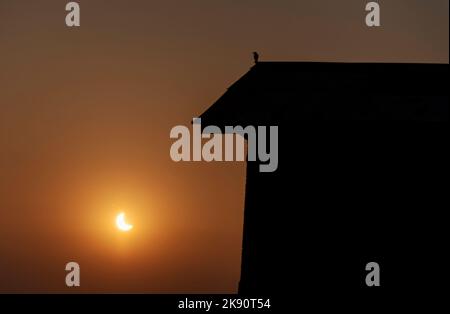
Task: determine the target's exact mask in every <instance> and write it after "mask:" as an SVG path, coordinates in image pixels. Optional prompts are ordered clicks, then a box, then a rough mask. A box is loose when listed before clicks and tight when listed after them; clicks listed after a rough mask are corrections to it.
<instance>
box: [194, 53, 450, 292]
mask: <svg viewBox="0 0 450 314" xmlns="http://www.w3.org/2000/svg"><path fill="white" fill-rule="evenodd" d="M447 73H448V65H447V64H384V63H309V62H258V63H257V64H256V65H254V66H253V67H252V68H251V69H250V71H249V72H247V73H246V74H245V75H244V76H243V77H242V78H240V79H239V80H238V81H237V82H236V83H234V84H233V85H232V86H231V87H230V88H229V89H228V90H227V91H226V92H225V94H224V95H223V96H222V97H220V98H219V99H218V100H217V101H216V102H215V103H214V104H213V105H212V106H211V107H210V108H209V109H208V110H206V112H204V113H203V114H202V115H201V118H202V127H206V126H208V125H216V126H219V127H224V126H237V125H241V126H244V127H245V126H248V125H253V126H273V125H276V126H279V166H278V170H277V171H276V172H273V173H262V172H259V164H260V163H259V162H248V163H247V179H246V180H247V182H246V194H245V211H244V235H243V248H242V269H241V280H240V284H239V291H240V293H242V294H272V293H281V292H283V291H285V290H287V289H292V288H295V287H297V288H298V290H299V291H300V290H303V291H304V290H308V291H316V290H320V291H324V290H327V291H331V292H332V291H342V290H344V291H347V290H352V289H353V288H357V289H359V288H364V287H365V276H366V273H367V271H366V270H365V266H366V264H367V263H369V262H373V261H374V262H377V263H379V265H380V267H381V274H382V275H381V282H382V287H384V288H385V289H389V288H395V289H397V288H400V289H402V288H405V289H409V288H412V287H414V285H416V284H426V283H427V282H428V281H429V280H431V279H432V278H433V271H435V268H436V267H437V268H438V267H439V266H438V265H436V261H438V260H439V252H440V251H442V248H440V247H439V245H440V243H442V242H441V241H442V239H443V236H444V230H445V227H444V226H443V225H442V224H443V221H444V220H443V219H442V213H443V211H444V209H445V210H446V209H447V208H448V200H447V198H446V197H444V196H445V195H446V194H447V192H448V191H447V188H445V186H446V185H445V184H443V181H447V180H448V166H447V163H448V160H449V159H448V152H447V147H448V143H449V142H448V90H447V82H446V79H447Z"/></svg>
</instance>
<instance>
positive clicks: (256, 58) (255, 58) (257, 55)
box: [253, 51, 259, 64]
mask: <svg viewBox="0 0 450 314" xmlns="http://www.w3.org/2000/svg"><path fill="white" fill-rule="evenodd" d="M253 60H254V61H255V64H256V63H258V61H259V53H257V52H256V51H254V52H253Z"/></svg>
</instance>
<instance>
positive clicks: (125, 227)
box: [116, 213, 133, 231]
mask: <svg viewBox="0 0 450 314" xmlns="http://www.w3.org/2000/svg"><path fill="white" fill-rule="evenodd" d="M116 225H117V228H119V229H120V230H122V231H129V230H131V229H132V228H133V225H130V224H128V223H127V222H126V221H125V213H120V214H119V215H118V216H117V218H116Z"/></svg>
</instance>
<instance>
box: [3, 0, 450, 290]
mask: <svg viewBox="0 0 450 314" xmlns="http://www.w3.org/2000/svg"><path fill="white" fill-rule="evenodd" d="M78 2H79V3H80V5H81V27H80V28H77V29H69V28H68V27H66V25H65V22H64V21H65V14H66V12H65V10H64V8H65V4H66V3H67V2H66V1H62V0H54V1H51V0H40V1H32V0H29V1H24V0H0V213H1V218H0V292H20V291H22V292H32V291H40V292H55V291H58V292H71V291H72V290H70V289H68V288H66V287H65V283H64V278H65V270H64V266H65V264H66V263H67V262H69V261H77V262H79V263H80V265H81V273H82V276H81V289H79V290H77V291H107V292H234V291H236V288H237V282H238V278H239V267H240V253H241V236H242V212H243V202H244V188H245V165H244V164H242V163H237V164H235V163H227V164H221V163H212V164H206V163H197V164H190V163H182V164H176V163H174V162H173V161H172V160H171V159H170V156H169V148H170V145H171V143H172V141H171V140H170V139H169V132H170V129H171V128H172V127H173V126H175V125H178V124H186V125H188V124H189V122H190V120H191V119H192V117H194V116H197V115H199V114H200V113H202V112H203V111H204V110H205V109H207V108H208V106H209V105H211V104H212V103H213V102H214V101H215V100H216V99H217V98H218V97H219V96H221V95H222V94H223V92H224V91H225V89H226V88H227V87H228V86H229V85H230V84H231V83H232V82H234V81H235V80H237V79H238V78H239V77H240V76H241V75H243V74H244V73H245V72H246V71H248V69H249V68H250V67H251V66H252V57H251V52H252V51H254V50H257V51H259V52H260V54H261V59H262V60H296V61H389V62H440V63H448V55H449V49H448V45H449V44H448V38H449V34H448V30H449V24H448V23H449V22H448V12H449V2H448V0H431V1H423V0H395V1H393V0H389V1H387V0H386V1H379V2H380V3H381V9H382V12H381V23H382V27H380V28H377V29H369V28H368V27H366V25H365V22H364V20H365V11H364V8H365V4H366V3H367V1H363V0H346V1H336V0H327V1H324V0H321V1H319V0H305V1H301V0H293V1H288V0H285V1H282V0H273V1H269V0H239V1H238V0H236V1H232V0H220V1H219V0H216V1H214V0H186V1H171V0H161V1H153V0H145V1H144V0H142V1H137V0H134V1H131V0H127V1H125V0H120V1H119V0H89V1H86V0H82V1H78ZM121 209H122V210H125V211H126V213H127V216H128V218H129V219H130V221H132V222H133V224H134V225H135V228H134V229H133V232H131V233H129V234H126V235H124V234H121V233H119V232H118V231H117V230H116V229H115V227H114V216H115V214H117V212H118V211H119V210H121Z"/></svg>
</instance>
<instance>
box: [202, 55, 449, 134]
mask: <svg viewBox="0 0 450 314" xmlns="http://www.w3.org/2000/svg"><path fill="white" fill-rule="evenodd" d="M447 73H448V64H409V63H334V62H325V63H324V62H258V63H257V64H255V65H254V66H253V67H252V68H251V69H250V71H248V72H247V73H246V74H245V75H244V76H242V77H241V78H240V79H239V80H238V81H237V82H235V83H234V84H233V85H231V86H230V87H229V88H228V90H227V91H226V93H225V94H224V95H223V96H222V97H220V98H219V99H218V100H217V101H216V102H215V103H214V104H213V105H212V106H211V107H210V108H209V109H208V110H206V111H205V112H204V113H203V114H202V115H201V118H202V124H203V125H204V126H206V125H217V126H225V125H264V124H273V123H283V121H292V120H297V121H298V120H311V119H314V120H317V119H319V120H328V119H332V120H333V119H338V120H342V119H344V120H355V119H356V120H361V119H363V120H365V119H367V120H372V119H376V120H379V119H383V120H390V119H402V120H442V119H444V117H445V119H448V118H447V117H448V105H447V104H446V103H445V102H446V99H447V98H446V97H447V96H446V88H447V87H446V83H445V80H442V77H444V75H446V74H447Z"/></svg>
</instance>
